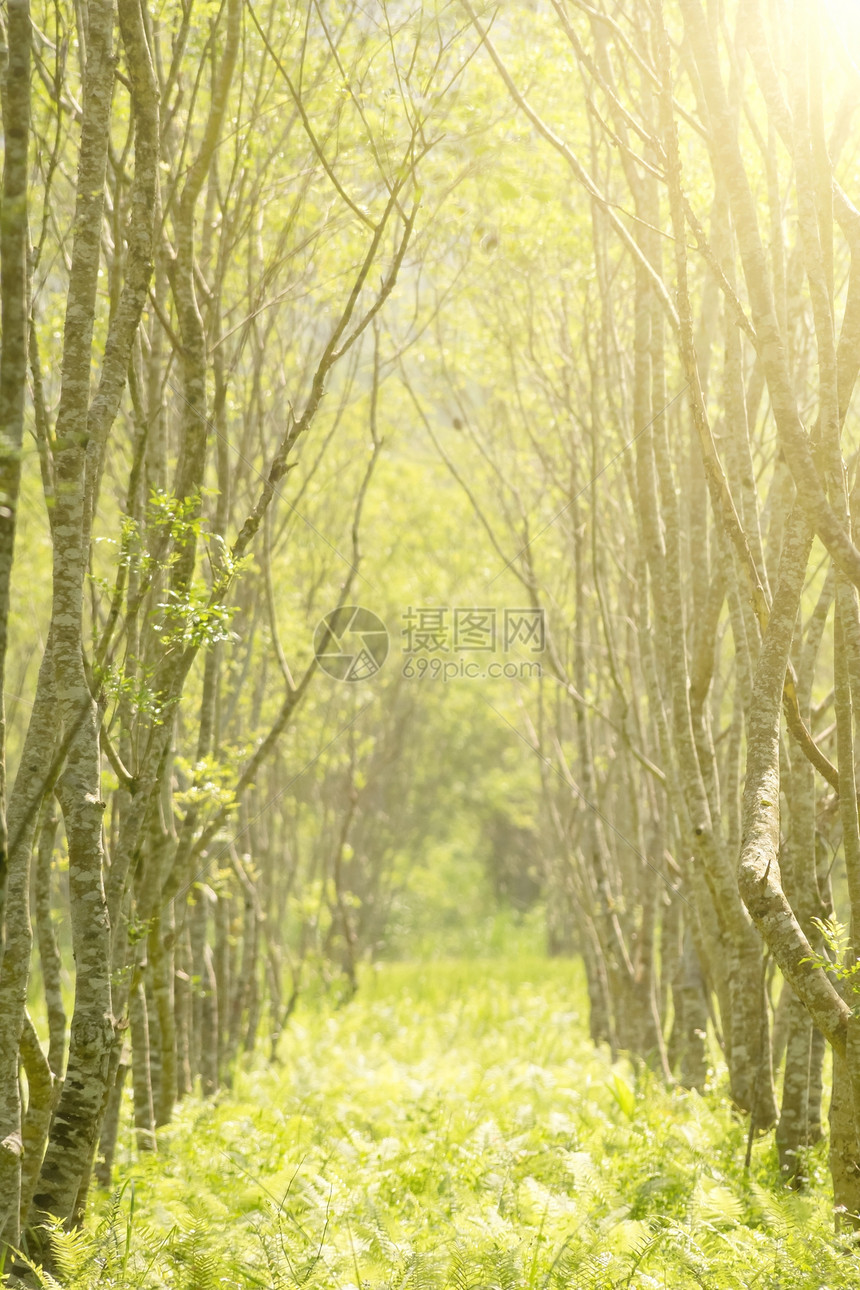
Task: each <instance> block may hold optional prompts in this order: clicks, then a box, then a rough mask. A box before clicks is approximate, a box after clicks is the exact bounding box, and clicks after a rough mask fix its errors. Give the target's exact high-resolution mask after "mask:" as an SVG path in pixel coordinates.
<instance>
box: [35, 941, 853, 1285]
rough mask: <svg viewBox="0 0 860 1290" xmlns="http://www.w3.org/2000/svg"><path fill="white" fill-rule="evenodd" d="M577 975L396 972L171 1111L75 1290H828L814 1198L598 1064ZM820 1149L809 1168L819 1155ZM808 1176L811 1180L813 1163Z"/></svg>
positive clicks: (628, 1071)
mask: <svg viewBox="0 0 860 1290" xmlns="http://www.w3.org/2000/svg"><path fill="white" fill-rule="evenodd" d="M581 999H582V986H581V982H580V979H579V976H578V973H577V970H576V968H575V967H574V966H572V965H571V964H569V963H563V962H549V963H547V962H544V961H538V960H533V961H530V962H529V963H528V964H526V965H525V966H523V964H522V963H520V964H519V965H510V966H506V965H505V964H504V963H503V962H498V961H497V962H492V963H483V964H481V963H461V964H455V963H448V964H429V965H424V966H420V967H418V966H407V965H402V964H398V965H392V966H387V967H384V968H382V969H381V970H378V971H373V972H368V974H367V976H366V978H365V979H364V981H363V983H362V989H361V991H360V992H359V995H358V996H357V998H356V999H355V1000H354V1001H353V1002H352V1003H351V1004H349V1006H347V1007H343V1008H341V1009H339V1010H336V1011H331V1010H326V1009H323V1008H317V1009H311V1008H310V1007H308V1008H306V1009H304V1010H301V1011H300V1012H299V1013H298V1015H297V1017H296V1019H295V1021H294V1024H293V1026H292V1029H291V1030H290V1031H289V1033H288V1035H287V1036H286V1037H285V1039H284V1041H283V1047H282V1052H281V1057H282V1064H281V1065H279V1066H277V1067H275V1066H265V1065H263V1064H262V1063H259V1064H257V1065H256V1066H254V1067H253V1068H252V1069H248V1070H245V1071H244V1072H242V1073H241V1074H240V1075H239V1076H238V1077H237V1079H236V1081H235V1084H234V1087H233V1089H232V1091H231V1092H230V1093H228V1094H222V1095H221V1096H219V1097H218V1098H217V1099H215V1100H214V1101H210V1102H203V1101H200V1100H198V1099H193V1100H188V1101H186V1102H185V1103H184V1104H183V1105H182V1106H181V1107H180V1108H179V1111H178V1114H177V1117H176V1120H175V1122H174V1123H173V1124H172V1125H171V1126H170V1128H169V1129H168V1130H165V1131H161V1132H160V1134H159V1153H158V1155H157V1156H154V1157H152V1158H150V1159H143V1160H136V1159H135V1158H134V1156H133V1153H132V1150H131V1134H130V1131H129V1130H126V1133H127V1135H128V1136H127V1139H126V1140H125V1142H124V1145H123V1146H122V1148H121V1150H120V1162H119V1164H120V1167H119V1173H120V1177H121V1185H120V1187H119V1189H118V1190H117V1192H116V1193H115V1194H114V1195H113V1197H111V1198H107V1197H105V1196H102V1197H101V1198H96V1201H95V1203H94V1206H93V1212H92V1216H91V1220H90V1222H89V1224H88V1226H87V1228H86V1229H85V1230H84V1231H83V1232H77V1233H73V1234H65V1235H64V1234H58V1235H57V1236H56V1237H55V1240H56V1242H57V1246H58V1253H59V1257H60V1263H61V1266H62V1268H63V1270H64V1274H65V1280H66V1284H68V1285H70V1286H71V1287H73V1288H74V1290H96V1288H98V1290H113V1288H114V1287H122V1290H132V1288H137V1287H139V1288H140V1290H149V1288H150V1287H153V1288H154V1287H171V1290H173V1288H175V1290H229V1288H230V1287H251V1286H263V1287H267V1288H269V1290H281V1288H283V1290H287V1288H290V1290H291V1288H293V1287H300V1286H302V1287H308V1290H449V1288H450V1290H525V1288H528V1290H533V1288H539V1290H657V1288H658V1287H661V1288H666V1290H687V1288H688V1287H689V1288H691V1290H692V1288H693V1287H706V1288H707V1290H735V1288H737V1290H753V1288H755V1290H842V1288H843V1287H844V1288H845V1290H847V1288H848V1287H856V1286H857V1285H860V1257H858V1256H857V1255H856V1254H854V1253H851V1252H849V1251H848V1250H846V1249H844V1248H841V1247H840V1246H839V1245H838V1244H837V1243H836V1242H835V1241H834V1239H833V1237H832V1235H831V1216H830V1210H829V1200H828V1196H827V1192H826V1187H825V1186H819V1187H817V1188H816V1189H815V1190H814V1191H813V1192H810V1193H809V1194H805V1195H798V1194H796V1193H792V1192H788V1191H786V1190H784V1189H783V1188H782V1187H781V1185H780V1183H779V1179H778V1175H777V1170H776V1166H775V1163H774V1159H773V1152H772V1147H771V1146H770V1145H769V1143H768V1142H767V1141H763V1142H762V1143H760V1144H756V1146H755V1149H754V1151H753V1158H752V1166H751V1169H750V1171H749V1173H745V1172H744V1168H743V1161H744V1153H745V1146H746V1143H745V1135H744V1126H743V1124H742V1123H740V1122H738V1121H737V1120H735V1119H734V1118H733V1117H732V1114H731V1112H730V1109H729V1108H728V1106H727V1104H726V1102H725V1101H724V1100H723V1099H722V1098H721V1097H720V1096H719V1095H718V1093H712V1094H708V1095H707V1096H704V1097H702V1096H699V1095H698V1094H695V1093H689V1092H685V1091H683V1090H679V1089H674V1090H667V1089H665V1088H664V1087H663V1086H662V1085H661V1083H660V1082H659V1081H658V1080H657V1079H656V1078H655V1077H654V1076H653V1075H652V1074H651V1073H650V1072H649V1071H648V1070H647V1069H644V1068H642V1067H639V1068H637V1067H634V1066H631V1065H630V1064H628V1063H626V1062H625V1063H618V1064H616V1065H614V1066H613V1065H612V1063H611V1062H610V1060H609V1057H608V1056H607V1055H606V1054H605V1053H596V1052H595V1051H594V1049H593V1047H592V1045H591V1044H590V1042H589V1040H588V1036H587V1033H586V1031H585V1029H584V1026H583V1018H582V1016H581V1015H580V1012H579V1010H578V1005H579V1002H580V1000H581ZM819 1150H823V1149H819ZM812 1168H813V1170H814V1171H815V1172H817V1173H818V1174H819V1176H821V1177H823V1176H824V1172H825V1171H824V1158H823V1156H820V1157H819V1158H818V1159H817V1160H815V1159H814V1160H813V1161H812Z"/></svg>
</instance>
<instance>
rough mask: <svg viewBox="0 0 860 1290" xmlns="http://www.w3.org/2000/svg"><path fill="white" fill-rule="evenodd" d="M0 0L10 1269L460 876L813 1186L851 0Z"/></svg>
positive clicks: (598, 1025)
mask: <svg viewBox="0 0 860 1290" xmlns="http://www.w3.org/2000/svg"><path fill="white" fill-rule="evenodd" d="M0 18H2V41H0V44H2V103H0V107H2V124H3V145H4V164H3V179H2V206H0V329H2V335H0V493H2V499H0V671H2V675H3V689H4V692H5V699H4V703H5V715H2V714H0V716H2V719H0V845H2V853H0V858H1V860H2V863H0V951H2V957H0V1247H2V1248H3V1249H4V1250H5V1252H6V1262H5V1265H4V1266H5V1269H6V1271H10V1270H11V1271H12V1272H13V1273H15V1274H20V1275H22V1276H24V1275H26V1273H25V1271H24V1269H25V1268H26V1266H27V1260H31V1261H36V1262H40V1263H43V1264H44V1265H45V1266H46V1267H48V1268H51V1266H52V1258H53V1255H52V1246H51V1243H50V1240H49V1236H48V1231H49V1228H50V1226H51V1224H52V1223H54V1222H56V1221H58V1220H59V1222H61V1223H62V1224H64V1225H66V1226H68V1227H73V1226H75V1225H77V1224H80V1223H81V1222H82V1221H83V1219H84V1216H85V1212H86V1205H87V1198H88V1195H89V1194H90V1191H91V1188H92V1187H93V1178H95V1180H96V1182H97V1183H99V1184H101V1185H105V1186H106V1185H109V1183H110V1180H111V1176H112V1166H113V1155H114V1149H115V1144H116V1140H117V1133H118V1128H119V1123H120V1117H121V1114H122V1113H123V1107H124V1106H125V1105H126V1104H127V1103H128V1102H129V1101H130V1102H131V1104H132V1105H133V1117H134V1128H135V1135H136V1146H137V1150H138V1151H139V1152H153V1151H156V1150H157V1146H158V1130H159V1128H160V1127H162V1126H164V1125H166V1124H168V1123H169V1121H170V1119H171V1116H172V1114H173V1112H174V1109H175V1107H176V1105H177V1103H178V1102H179V1101H180V1100H181V1099H182V1098H183V1097H185V1096H186V1095H188V1094H189V1093H191V1092H192V1091H193V1090H194V1089H195V1088H196V1087H199V1088H200V1090H201V1091H202V1093H203V1094H204V1095H211V1094H214V1093H215V1092H216V1091H217V1090H218V1089H219V1087H221V1086H222V1085H224V1084H229V1082H230V1080H231V1078H232V1072H233V1071H234V1069H235V1065H236V1062H237V1061H238V1060H239V1059H240V1056H241V1054H242V1053H243V1052H247V1051H249V1050H251V1049H253V1048H254V1047H255V1046H257V1045H264V1046H266V1047H267V1049H268V1051H269V1052H270V1054H271V1060H272V1061H277V1060H282V1059H283V1054H284V1049H283V1045H279V1040H280V1038H281V1036H282V1035H283V1033H284V1032H285V1030H286V1029H287V1028H288V1027H289V1024H290V1019H291V1017H292V1014H293V1011H294V1009H295V1006H296V1002H297V1000H298V999H299V998H300V996H301V995H302V994H303V992H307V991H313V990H317V989H325V990H328V991H331V992H334V993H336V994H337V996H338V998H340V999H341V1000H342V1002H343V1004H344V1006H346V1005H347V1004H348V1001H349V998H350V997H351V995H352V994H353V993H354V992H355V990H356V988H358V967H359V965H360V964H361V962H362V960H365V959H367V958H368V957H371V956H374V955H378V954H384V953H388V954H400V955H406V956H408V955H410V954H414V953H416V952H417V950H418V946H419V942H422V944H423V941H424V940H425V939H426V938H428V937H429V939H430V941H431V945H432V942H433V937H434V936H436V937H437V943H438V945H442V943H443V939H444V945H445V947H446V948H447V949H450V947H451V945H452V944H456V938H457V936H458V935H462V934H464V928H465V927H466V925H467V924H468V920H469V918H470V907H469V895H468V893H469V891H470V890H471V889H472V888H473V887H474V885H475V884H480V883H484V884H485V885H486V888H487V890H492V892H493V896H494V899H495V900H496V901H497V903H499V904H501V905H505V906H510V907H513V908H514V910H519V911H523V910H525V909H528V908H530V907H535V908H544V909H545V911H546V936H547V943H548V946H549V948H550V949H551V950H552V951H553V952H557V953H575V954H577V955H580V956H581V957H582V960H583V962H584V965H585V970H586V975H587V982H588V995H589V1002H590V1028H591V1034H592V1037H593V1039H594V1040H595V1042H597V1043H601V1044H604V1043H605V1044H607V1045H609V1047H610V1049H611V1051H612V1053H613V1054H615V1053H618V1052H628V1053H631V1054H633V1055H634V1056H635V1057H636V1059H637V1060H640V1061H642V1062H645V1063H648V1064H649V1065H651V1066H652V1067H653V1068H654V1069H655V1070H656V1071H657V1072H658V1073H659V1074H660V1075H661V1076H662V1077H663V1078H664V1079H665V1080H666V1081H667V1082H672V1081H679V1082H680V1083H681V1084H683V1085H684V1086H685V1087H688V1088H697V1089H702V1088H704V1087H705V1086H706V1084H708V1082H709V1081H710V1080H711V1078H712V1074H713V1069H712V1068H713V1053H714V1052H715V1051H720V1052H721V1055H722V1058H723V1060H724V1062H725V1065H726V1068H727V1072H728V1081H729V1087H730V1094H731V1098H732V1101H733V1103H734V1105H735V1107H736V1108H737V1110H738V1112H739V1113H741V1114H743V1115H745V1116H747V1117H748V1121H749V1134H750V1143H751V1142H752V1141H753V1139H754V1137H755V1136H756V1135H758V1134H764V1133H767V1132H769V1131H771V1130H773V1132H774V1134H775V1141H776V1145H777V1149H778V1153H779V1162H780V1168H781V1170H782V1172H783V1174H784V1177H785V1180H786V1184H787V1185H789V1186H792V1187H796V1188H803V1187H806V1186H808V1185H809V1177H808V1170H807V1164H806V1162H807V1154H808V1150H809V1149H810V1148H811V1147H812V1146H813V1145H814V1144H815V1143H816V1142H818V1141H819V1140H820V1139H821V1138H822V1135H824V1134H825V1133H826V1134H828V1135H829V1160H830V1170H831V1176H832V1186H833V1202H834V1207H835V1212H836V1215H837V1223H838V1224H839V1225H840V1226H842V1227H843V1228H847V1229H852V1230H853V1229H855V1228H858V1227H860V1020H858V1015H860V1014H858V1011H857V998H858V995H857V989H858V987H857V985H856V978H857V970H858V954H860V942H858V939H857V938H858V936H860V931H858V928H860V816H858V785H857V756H856V753H855V742H856V737H857V729H858V726H857V719H858V709H860V601H858V590H860V534H858V532H857V527H856V520H855V514H856V512H857V510H858V507H860V494H858V488H860V480H858V469H857V468H858V460H860V458H858V453H857V447H858V426H860V421H858V417H857V412H856V399H855V398H854V392H855V385H856V382H857V377H858V373H860V209H858V206H860V192H858V184H860V120H858V113H857V107H858V104H860V14H858V13H856V12H855V7H854V5H853V4H852V3H851V2H850V0H844V3H837V0H832V3H831V2H830V0H626V2H625V0H521V2H517V0H511V3H506V4H503V5H485V4H483V3H480V4H479V3H476V0H450V2H448V0H426V2H425V3H420V2H418V0H414V2H412V3H409V2H401V0H373V3H370V4H364V3H361V2H360V0H295V3H288V4H284V5H280V4H277V3H274V2H272V0H267V2H266V3H262V2H261V0H206V2H205V3H204V0H182V2H181V3H180V4H172V3H167V2H166V0H161V2H155V0H116V3H114V0H77V2H76V3H75V4H69V3H67V2H66V0H50V3H48V0H45V2H44V3H42V2H41V0H39V2H38V3H37V2H35V0H33V2H31V0H6V3H5V5H4V6H3V8H2V10H0ZM358 605H360V606H366V607H367V609H369V610H371V611H372V612H373V613H375V614H376V615H378V617H379V618H380V619H382V621H383V622H384V623H385V624H386V626H387V629H388V634H389V638H390V642H389V652H388V657H387V659H386V661H385V663H384V665H383V666H382V667H381V668H380V669H379V670H378V671H375V670H374V669H373V668H367V669H366V670H365V672H363V673H362V672H356V673H354V674H352V675H351V677H350V679H349V680H348V681H346V682H344V681H343V680H339V679H337V678H336V677H334V676H332V675H331V674H330V671H328V670H327V669H326V667H325V666H323V665H322V664H323V663H325V657H324V656H325V654H326V651H327V650H328V648H329V646H330V643H331V636H332V634H333V632H335V631H336V630H337V627H336V625H337V624H338V623H342V624H348V623H350V622H352V619H351V612H352V610H351V607H353V606H358ZM332 611H334V616H333V617H329V618H327V617H326V616H327V615H331V614H332ZM467 612H468V613H471V614H472V618H471V619H469V621H470V622H471V623H472V625H473V627H474V624H475V623H477V622H478V619H479V617H480V616H481V615H483V616H484V620H485V621H489V620H490V619H491V620H492V621H493V622H494V623H495V624H496V625H497V632H496V635H495V636H494V638H493V640H494V643H495V647H496V653H495V654H494V655H493V657H494V658H501V656H502V647H503V646H504V650H505V652H504V659H505V661H506V662H507V663H508V666H507V667H506V668H505V669H504V670H503V674H502V675H492V676H491V674H490V673H489V672H488V670H487V668H486V659H482V661H481V665H480V667H479V668H478V669H477V671H475V672H474V674H469V673H465V674H464V673H463V671H462V669H460V670H458V669H457V667H455V666H454V664H455V662H458V661H462V660H463V659H464V658H466V657H469V658H477V657H478V655H477V654H476V653H470V652H469V651H470V649H471V650H473V651H474V650H475V649H477V646H476V645H475V641H476V640H477V635H473V636H472V637H470V638H469V640H470V641H471V645H470V644H469V642H467V643H466V644H465V645H464V644H463V641H460V642H459V644H458V641H457V639H456V638H455V636H454V635H453V634H452V624H453V623H454V622H455V621H465V619H460V620H458V619H457V618H456V615H457V613H460V614H461V615H462V614H465V613H467ZM529 615H530V616H531V619H530V621H531V623H532V626H533V627H534V625H535V624H538V623H539V625H540V637H541V639H540V641H539V643H538V641H537V637H536V635H535V633H534V632H532V634H531V635H529V634H528V633H524V634H523V633H519V632H517V631H512V632H511V633H510V635H508V634H507V626H506V629H505V634H504V639H503V638H502V632H501V628H500V627H499V626H498V625H499V624H501V623H502V622H504V623H505V624H506V625H507V624H508V622H509V621H510V623H511V624H514V623H521V622H522V621H525V619H526V617H528V616H529ZM416 616H417V617H416ZM324 619H325V622H328V623H329V624H331V623H334V624H335V626H334V627H326V626H325V623H323V625H322V627H320V624H321V622H322V620H324ZM418 620H420V621H421V622H422V623H423V630H422V631H421V633H419V636H420V639H416V637H415V634H414V632H413V624H414V623H415V622H416V621H418ZM474 631H475V632H477V628H474ZM464 639H465V638H464ZM536 660H539V666H537V665H536ZM437 665H438V666H437ZM446 667H448V668H449V670H446ZM434 918H435V920H436V921H435V923H434ZM514 922H515V919H512V921H511V923H510V925H509V926H508V925H506V926H508V930H509V931H510V927H513V925H514ZM446 929H447V930H446ZM443 933H444V936H443ZM828 1088H830V1090H831V1092H830V1096H829V1101H828V1100H827V1099H826V1098H825V1093H826V1091H827V1089H828ZM128 1089H130V1090H131V1098H130V1099H129V1098H128V1097H127V1096H126V1090H128Z"/></svg>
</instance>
